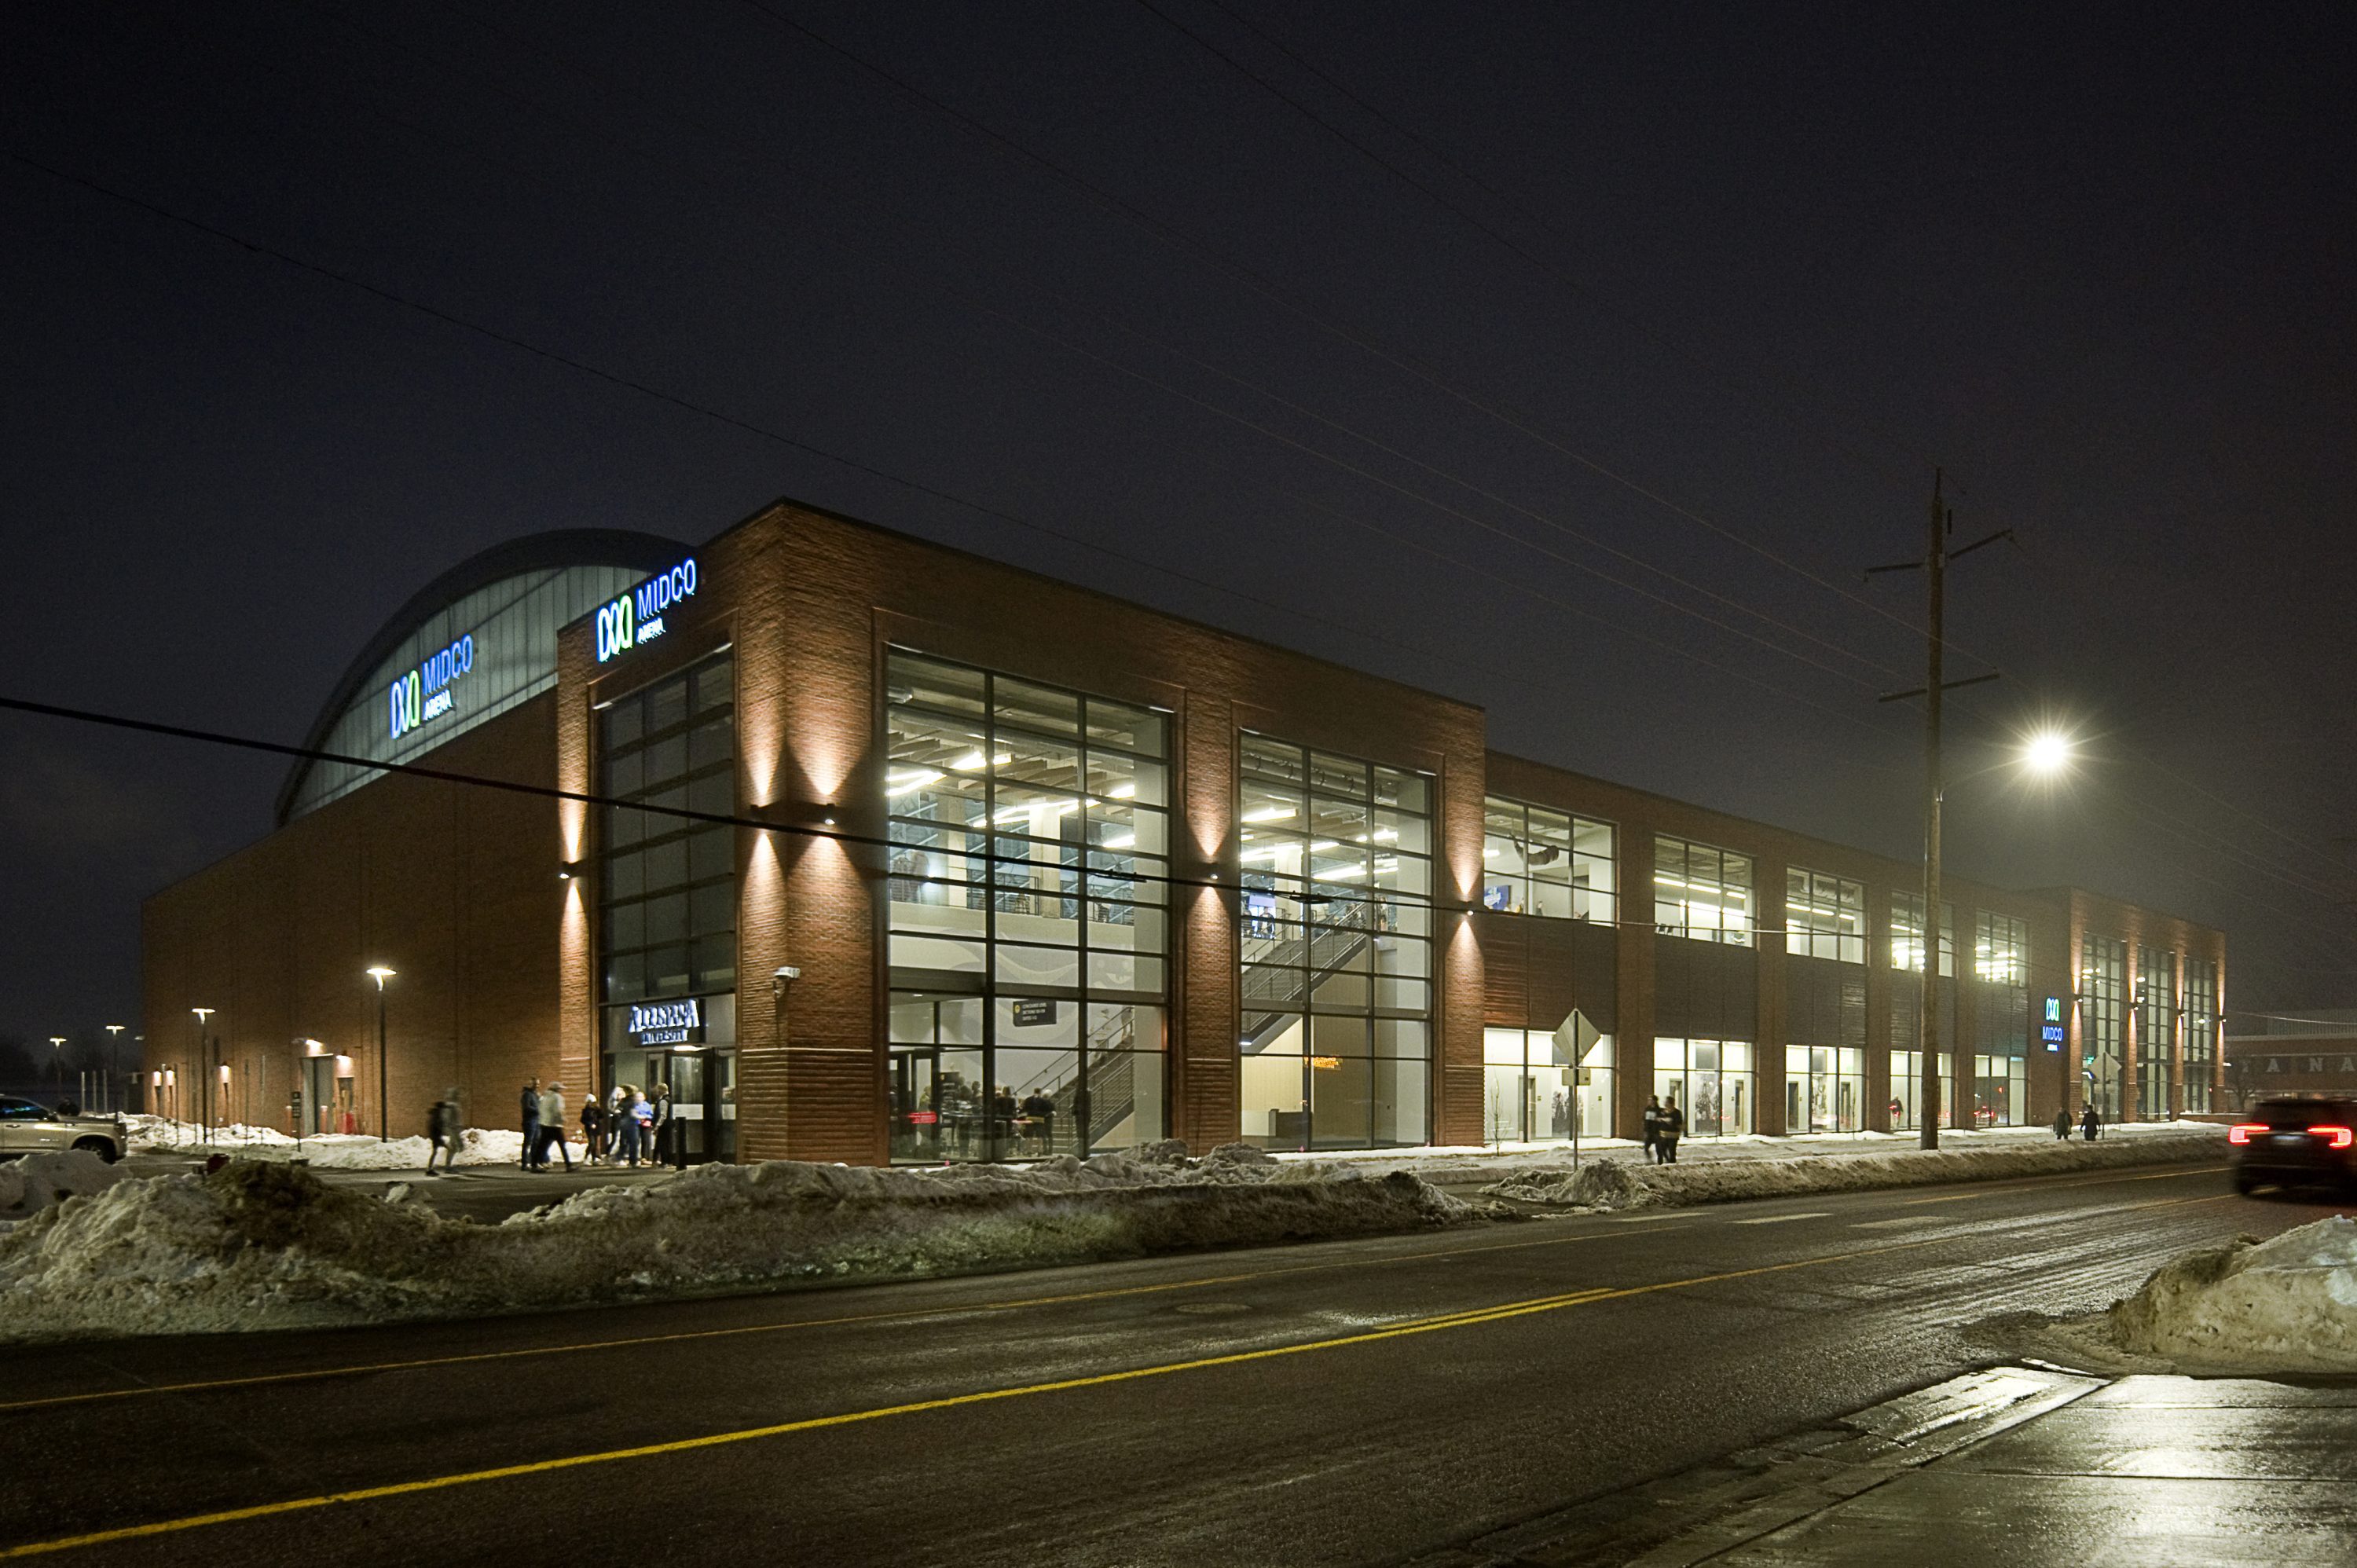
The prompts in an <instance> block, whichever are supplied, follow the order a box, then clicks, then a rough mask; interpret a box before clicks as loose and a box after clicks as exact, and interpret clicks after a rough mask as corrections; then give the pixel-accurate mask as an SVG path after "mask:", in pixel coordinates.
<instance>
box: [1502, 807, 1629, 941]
mask: <svg viewBox="0 0 2357 1568" xmlns="http://www.w3.org/2000/svg"><path fill="white" fill-rule="evenodd" d="M1485 821H1486V824H1487V825H1486V827H1485V828H1484V830H1483V836H1482V840H1481V902H1482V904H1483V906H1484V907H1485V908H1491V909H1495V910H1497V911H1498V912H1499V913H1501V914H1506V915H1545V916H1551V917H1553V918H1555V919H1572V920H1599V921H1602V922H1603V923H1604V924H1606V925H1610V924H1611V923H1612V920H1613V916H1614V899H1613V896H1612V886H1613V882H1612V868H1613V857H1612V824H1611V823H1609V822H1590V821H1589V820H1587V818H1585V817H1575V816H1572V815H1571V814H1569V813H1568V812H1565V811H1548V810H1547V809H1546V808H1545V807H1544V806H1527V805H1524V804H1523V802H1521V801H1520V800H1502V799H1501V798H1499V797H1498V796H1495V795H1493V796H1491V797H1490V799H1489V800H1488V802H1487V806H1486V813H1485Z"/></svg>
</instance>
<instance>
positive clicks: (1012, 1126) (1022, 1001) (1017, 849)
mask: <svg viewBox="0 0 2357 1568" xmlns="http://www.w3.org/2000/svg"><path fill="white" fill-rule="evenodd" d="M885 684H886V694H885V715H884V719H885V738H886V745H887V750H888V758H887V765H886V768H885V777H884V796H885V808H886V811H887V812H888V817H889V820H890V826H889V832H890V836H891V843H892V848H891V851H890V857H889V865H888V875H887V878H886V883H887V900H886V908H887V921H888V930H889V935H888V963H889V965H890V972H891V987H892V990H891V998H890V1004H889V1007H890V1014H889V1031H890V1080H889V1085H888V1116H889V1118H890V1146H891V1157H892V1158H893V1159H895V1160H897V1161H902V1162H918V1163H929V1162H932V1161H937V1160H1004V1159H1034V1158H1040V1157H1044V1156H1048V1155H1063V1154H1074V1155H1086V1154H1088V1153H1090V1152H1091V1151H1092V1150H1094V1149H1099V1148H1107V1147H1125V1146H1127V1145H1130V1144H1140V1143H1146V1142H1150V1141H1152V1140H1154V1139H1157V1138H1159V1137H1161V1136H1162V1135H1163V1133H1164V1131H1165V1128H1166V1127H1167V1125H1168V1122H1167V1118H1166V1115H1165V1109H1164V1083H1165V1073H1164V1054H1163V1052H1164V1045H1163V1020H1164V1010H1165V1004H1166V1003H1167V1001H1168V993H1169V983H1168V973H1167V969H1166V966H1167V962H1168V919H1167V916H1166V910H1167V907H1168V905H1167V897H1166V895H1167V878H1168V870H1169V861H1168V840H1169V765H1168V761H1167V760H1166V758H1167V757H1168V728H1169V725H1168V715H1167V714H1162V713H1160V712H1157V711H1155V710H1153V709H1150V708H1144V707H1139V706H1136V705H1135V704H1132V703H1116V702H1112V701H1109V700H1107V699H1104V698H1101V697H1092V696H1086V695H1082V694H1081V693H1074V692H1068V691H1062V690H1060V689H1057V688H1054V687H1050V686H1044V685H1040V684H1039V683H1037V682H1029V681H1022V680H1018V679H1017V678H1015V677H1013V676H1009V675H1001V674H997V673H995V672H992V671H984V670H977V669H972V668H969V667H966V666H963V665H957V664H952V663H949V662H947V661H945V660H938V659H929V658H924V657H920V656H919V655H917V654H914V653H909V652H907V651H904V650H899V649H894V650H890V651H889V652H888V654H887V656H886V682H885Z"/></svg>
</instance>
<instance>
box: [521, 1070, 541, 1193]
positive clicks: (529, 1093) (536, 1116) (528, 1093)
mask: <svg viewBox="0 0 2357 1568" xmlns="http://www.w3.org/2000/svg"><path fill="white" fill-rule="evenodd" d="M521 1106H522V1112H523V1168H524V1169H526V1170H530V1169H532V1167H533V1165H537V1164H538V1163H539V1158H538V1156H539V1155H540V1079H536V1078H535V1079H533V1080H532V1081H531V1082H530V1083H527V1084H525V1085H524V1086H523V1098H522V1101H521Z"/></svg>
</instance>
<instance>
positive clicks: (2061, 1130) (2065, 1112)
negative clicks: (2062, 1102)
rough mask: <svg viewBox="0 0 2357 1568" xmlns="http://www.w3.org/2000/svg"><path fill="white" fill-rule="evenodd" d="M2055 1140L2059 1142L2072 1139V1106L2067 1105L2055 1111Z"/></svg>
mask: <svg viewBox="0 0 2357 1568" xmlns="http://www.w3.org/2000/svg"><path fill="white" fill-rule="evenodd" d="M2054 1141H2055V1142H2056V1143H2058V1144H2067V1143H2069V1142H2070V1141H2071V1108H2070V1107H2069V1106H2067V1105H2066V1106H2064V1107H2063V1108H2062V1109H2061V1110H2060V1111H2057V1112H2055V1113H2054Z"/></svg>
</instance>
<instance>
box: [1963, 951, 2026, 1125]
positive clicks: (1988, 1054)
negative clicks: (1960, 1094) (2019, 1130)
mask: <svg viewBox="0 0 2357 1568" xmlns="http://www.w3.org/2000/svg"><path fill="white" fill-rule="evenodd" d="M1973 973H1974V975H1975V982H1974V983H1975V984H1976V985H1978V986H1979V987H1980V993H1979V994H1978V995H1977V996H1976V997H1975V998H1974V1004H1975V1005H1974V1018H1975V1026H1974V1027H1975V1039H1974V1041H1973V1122H1974V1125H1975V1126H1980V1127H2011V1126H2016V1125H2018V1124H2019V1122H2021V1120H2022V1118H2023V1117H2024V1116H2026V1115H2028V1114H2029V926H2028V925H2027V924H2025V923H2024V922H2022V921H2020V920H2017V919H2014V918H2012V917H2010V916H2007V915H1989V914H1984V915H1981V916H1979V917H1978V918H1976V919H1975V921H1974V930H1973Z"/></svg>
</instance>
